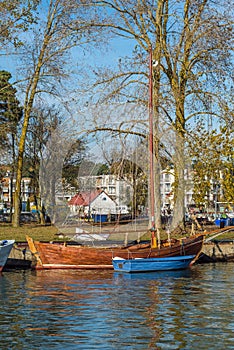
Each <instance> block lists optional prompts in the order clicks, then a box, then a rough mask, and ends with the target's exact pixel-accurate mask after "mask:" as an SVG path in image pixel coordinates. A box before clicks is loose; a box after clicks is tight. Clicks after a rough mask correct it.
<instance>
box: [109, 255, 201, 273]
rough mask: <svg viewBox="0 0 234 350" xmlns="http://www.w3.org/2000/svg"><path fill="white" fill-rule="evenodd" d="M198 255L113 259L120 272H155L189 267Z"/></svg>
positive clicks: (116, 269)
mask: <svg viewBox="0 0 234 350" xmlns="http://www.w3.org/2000/svg"><path fill="white" fill-rule="evenodd" d="M195 257H196V255H185V256H177V257H165V258H147V259H127V260H126V259H121V258H118V257H116V258H114V259H113V260H112V263H113V267H114V270H115V271H118V272H153V271H169V270H184V269H187V268H188V267H189V266H190V264H191V263H192V261H193V260H194V258H195Z"/></svg>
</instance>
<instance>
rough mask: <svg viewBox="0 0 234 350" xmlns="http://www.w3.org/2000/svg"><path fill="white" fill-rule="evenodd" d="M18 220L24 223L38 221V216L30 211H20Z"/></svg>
mask: <svg viewBox="0 0 234 350" xmlns="http://www.w3.org/2000/svg"><path fill="white" fill-rule="evenodd" d="M20 222H22V223H24V224H29V223H32V222H38V217H37V215H36V214H34V213H31V212H21V213H20Z"/></svg>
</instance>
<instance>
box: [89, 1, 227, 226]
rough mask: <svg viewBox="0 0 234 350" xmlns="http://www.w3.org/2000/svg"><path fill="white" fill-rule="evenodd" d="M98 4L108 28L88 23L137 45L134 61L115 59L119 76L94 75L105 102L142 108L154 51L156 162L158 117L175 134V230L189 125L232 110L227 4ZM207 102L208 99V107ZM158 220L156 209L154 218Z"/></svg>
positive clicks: (179, 217)
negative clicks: (102, 88)
mask: <svg viewBox="0 0 234 350" xmlns="http://www.w3.org/2000/svg"><path fill="white" fill-rule="evenodd" d="M100 4H101V5H102V6H105V7H106V8H108V18H107V19H106V21H105V24H102V23H98V22H96V23H92V26H93V25H96V26H105V27H107V28H108V29H109V30H111V31H112V32H114V33H116V34H117V35H119V36H122V37H125V38H128V39H129V40H130V39H131V40H134V41H135V43H136V45H137V47H136V48H135V49H134V51H133V56H132V58H131V59H127V60H124V59H123V60H122V61H121V62H120V65H119V70H118V71H114V72H113V71H112V72H111V71H110V70H109V71H106V74H105V75H103V72H102V73H100V72H99V71H97V72H96V74H97V76H99V80H98V82H97V84H96V86H100V84H102V85H103V86H105V92H106V95H105V97H106V98H107V99H109V100H111V101H113V100H115V101H124V100H126V99H127V100H129V101H135V102H138V103H144V104H146V103H147V93H146V91H147V89H145V87H146V84H147V80H146V77H147V70H146V66H147V64H146V62H147V60H146V56H148V53H149V50H150V47H152V49H153V61H154V63H155V65H154V69H153V79H154V101H153V104H154V118H155V129H154V133H155V142H156V147H155V148H156V158H157V157H158V149H157V143H159V142H160V141H162V140H163V138H161V140H159V136H160V135H159V132H158V131H159V130H158V129H157V126H158V121H159V119H160V120H161V121H162V120H163V121H164V124H165V125H167V126H168V128H170V129H171V131H173V132H174V141H175V146H174V156H173V162H174V171H175V178H176V182H175V186H174V187H175V193H174V197H175V205H174V216H173V223H172V227H176V226H177V225H178V224H183V219H184V192H185V184H184V168H185V140H186V137H187V126H188V123H189V121H192V120H194V118H195V117H197V116H198V117H202V116H203V117H204V116H207V115H208V114H212V115H213V116H215V117H217V118H222V117H223V109H224V106H225V108H226V109H230V107H231V105H230V100H229V101H227V91H228V90H230V88H231V86H232V84H231V79H232V73H231V72H232V70H233V60H232V58H231V52H232V47H233V24H232V23H233V22H232V21H233V18H232V17H231V14H232V11H231V7H229V6H230V4H228V3H227V2H225V1H221V2H219V3H218V4H217V3H214V2H213V1H210V0H200V1H195V0H181V1H174V0H171V1H170V0H158V1H157V2H156V3H155V2H154V1H135V0H131V1H119V0H109V1H108V0H107V1H100V2H95V1H94V5H95V6H99V5H100ZM223 77H225V78H223ZM136 85H137V88H136ZM134 87H135V88H134ZM103 100H104V95H102V101H103ZM208 100H211V101H212V110H211V107H210V105H209V104H208V103H207V102H208ZM164 134H165V133H164ZM156 164H157V163H156ZM158 173H159V170H158V169H157V171H156V174H158ZM157 188H159V181H158V180H157ZM156 197H157V196H156ZM157 199H158V198H157ZM157 203H160V201H159V200H158V201H157ZM159 215H160V208H159V207H158V208H157V213H156V216H157V218H158V221H159V220H160V219H159ZM158 225H159V224H158Z"/></svg>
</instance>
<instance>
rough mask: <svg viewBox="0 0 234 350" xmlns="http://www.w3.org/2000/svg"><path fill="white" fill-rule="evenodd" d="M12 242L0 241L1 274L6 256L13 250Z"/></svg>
mask: <svg viewBox="0 0 234 350" xmlns="http://www.w3.org/2000/svg"><path fill="white" fill-rule="evenodd" d="M14 243H15V241H14V240H3V241H0V273H1V272H2V270H3V268H4V266H5V264H6V261H7V259H8V256H9V254H10V252H11V249H12V248H13V245H14Z"/></svg>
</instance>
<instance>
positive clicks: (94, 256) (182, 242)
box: [27, 52, 204, 269]
mask: <svg viewBox="0 0 234 350" xmlns="http://www.w3.org/2000/svg"><path fill="white" fill-rule="evenodd" d="M149 85H150V94H149V95H150V99H149V129H150V130H149V133H150V134H149V154H150V178H151V179H150V186H151V189H150V190H151V200H150V202H151V205H150V206H151V235H152V237H151V243H146V244H132V245H118V246H116V244H111V242H110V241H108V242H105V244H104V242H98V245H95V246H94V245H93V246H88V245H87V244H81V243H79V244H59V243H43V242H37V241H35V242H34V241H33V240H32V239H31V238H30V237H27V241H28V245H29V248H30V250H31V252H32V253H33V254H34V256H35V264H34V267H35V268H36V269H56V268H62V269H70V268H72V269H98V268H99V269H100V268H102V269H103V268H110V269H113V265H112V259H113V258H114V257H116V256H118V257H119V258H122V259H139V258H141V259H146V258H165V257H181V256H182V257H184V256H185V255H193V256H195V257H197V256H198V254H199V253H200V252H201V249H202V245H203V239H204V234H203V233H201V234H198V235H196V234H195V235H192V236H189V237H184V238H181V239H179V240H171V241H166V242H162V241H161V240H160V237H157V242H156V237H155V232H156V231H157V230H156V227H155V219H154V211H155V208H154V179H153V177H154V174H153V113H152V110H153V109H152V52H151V57H150V84H149ZM107 243H108V245H107Z"/></svg>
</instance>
